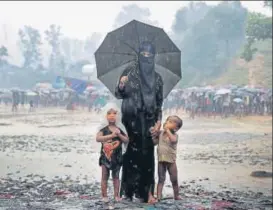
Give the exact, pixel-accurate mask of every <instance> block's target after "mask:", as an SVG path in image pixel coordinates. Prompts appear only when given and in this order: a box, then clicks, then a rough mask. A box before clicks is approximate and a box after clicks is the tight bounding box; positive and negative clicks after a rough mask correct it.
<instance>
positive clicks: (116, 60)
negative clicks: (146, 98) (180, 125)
mask: <svg viewBox="0 0 273 210" xmlns="http://www.w3.org/2000/svg"><path fill="white" fill-rule="evenodd" d="M143 41H150V42H151V43H153V44H154V46H155V47H156V55H155V64H156V65H155V70H156V71H157V72H158V73H159V74H160V75H161V77H162V78H163V82H164V87H163V95H164V97H166V96H167V95H168V94H169V92H170V91H171V90H172V89H173V87H174V86H175V85H176V84H177V83H178V81H179V80H180V79H181V52H180V50H179V49H178V48H177V47H176V45H175V44H174V43H173V42H172V41H171V39H170V38H169V37H168V35H167V34H166V33H165V32H164V30H163V29H161V28H158V27H154V26H151V25H148V24H145V23H142V22H139V21H136V20H133V21H131V22H129V23H127V24H126V25H124V26H122V27H120V28H118V29H116V30H114V31H112V32H110V33H108V34H107V35H106V37H105V39H104V41H103V42H102V44H101V45H100V47H99V48H98V49H97V51H96V52H95V59H96V68H97V77H98V79H99V80H100V81H101V82H102V83H103V84H104V85H105V86H106V87H107V88H108V89H109V90H110V91H111V92H112V93H113V94H114V91H115V87H116V84H117V81H118V79H119V77H120V75H121V74H122V72H123V71H124V70H125V69H126V68H127V67H128V66H130V65H133V63H134V62H136V61H137V55H138V50H139V46H140V44H141V43H142V42H143Z"/></svg>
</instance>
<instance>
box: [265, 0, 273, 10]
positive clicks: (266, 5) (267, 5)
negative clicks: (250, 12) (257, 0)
mask: <svg viewBox="0 0 273 210" xmlns="http://www.w3.org/2000/svg"><path fill="white" fill-rule="evenodd" d="M264 7H268V8H270V9H272V1H264Z"/></svg>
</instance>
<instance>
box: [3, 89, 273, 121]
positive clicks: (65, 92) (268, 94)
mask: <svg viewBox="0 0 273 210" xmlns="http://www.w3.org/2000/svg"><path fill="white" fill-rule="evenodd" d="M111 100H114V97H113V96H112V95H111V93H110V92H108V91H107V90H105V89H104V90H92V91H85V92H84V93H82V94H77V93H76V92H75V91H73V90H71V89H62V90H54V89H52V90H33V91H23V90H19V89H10V90H0V104H5V105H6V106H11V111H12V112H13V113H16V112H18V111H19V107H23V108H25V107H26V106H28V109H29V112H33V111H34V110H35V109H37V108H38V107H43V108H47V107H65V108H66V109H67V110H75V109H81V110H87V111H89V112H97V113H99V112H100V110H101V109H102V108H103V107H104V106H105V105H106V104H107V103H108V102H109V101H111ZM163 110H164V112H165V113H167V114H181V113H182V112H186V113H187V114H188V115H189V117H190V118H192V119H194V118H195V117H200V116H203V117H216V116H220V117H222V118H227V117H229V116H236V117H238V118H241V117H243V116H247V115H271V114H272V89H265V88H249V87H237V86H231V85H230V86H228V87H221V88H219V87H218V88H217V87H212V86H207V87H191V88H186V89H174V90H173V91H172V92H171V93H170V94H169V95H168V97H167V98H166V99H165V100H164V103H163Z"/></svg>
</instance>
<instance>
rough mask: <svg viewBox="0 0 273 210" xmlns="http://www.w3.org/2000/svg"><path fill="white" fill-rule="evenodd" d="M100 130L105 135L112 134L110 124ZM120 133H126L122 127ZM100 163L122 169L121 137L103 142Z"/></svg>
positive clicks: (113, 168) (110, 167)
mask: <svg viewBox="0 0 273 210" xmlns="http://www.w3.org/2000/svg"><path fill="white" fill-rule="evenodd" d="M100 132H102V134H103V136H107V135H110V134H112V131H110V129H109V127H108V126H106V127H104V128H102V129H101V130H100ZM120 133H121V134H122V135H125V133H124V132H123V131H122V130H121V129H120ZM99 165H100V166H101V165H104V166H105V167H106V168H107V169H109V170H117V169H120V167H121V165H122V141H121V140H120V138H119V137H115V138H113V139H112V141H110V142H106V143H102V144H101V152H100V158H99ZM118 171H119V170H118Z"/></svg>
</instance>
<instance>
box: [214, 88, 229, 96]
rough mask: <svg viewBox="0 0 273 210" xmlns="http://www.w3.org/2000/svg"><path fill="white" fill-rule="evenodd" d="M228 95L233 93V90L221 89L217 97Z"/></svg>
mask: <svg viewBox="0 0 273 210" xmlns="http://www.w3.org/2000/svg"><path fill="white" fill-rule="evenodd" d="M228 93H231V90H230V89H224V88H223V89H220V90H218V91H217V92H216V93H215V95H224V94H228Z"/></svg>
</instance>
